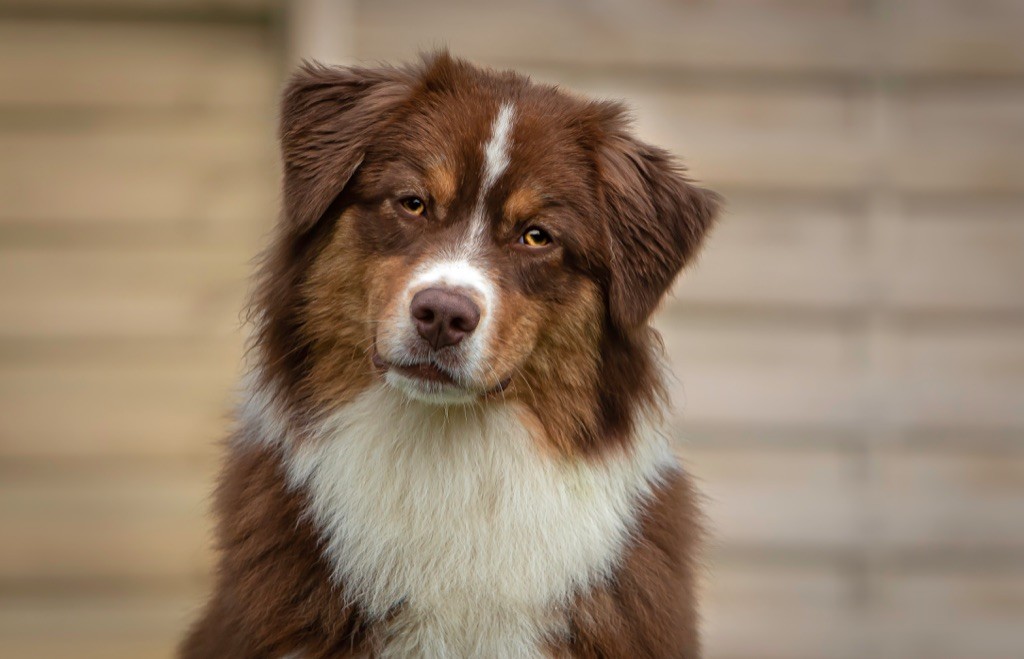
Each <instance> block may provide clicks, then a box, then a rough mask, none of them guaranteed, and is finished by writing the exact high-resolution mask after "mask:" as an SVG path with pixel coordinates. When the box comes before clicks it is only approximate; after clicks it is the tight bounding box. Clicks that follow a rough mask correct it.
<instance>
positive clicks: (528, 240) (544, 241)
mask: <svg viewBox="0 0 1024 659" xmlns="http://www.w3.org/2000/svg"><path fill="white" fill-rule="evenodd" d="M519 242H520V243H522V244H524V245H526V246H527V247H547V246H548V245H550V244H551V234H549V233H548V232H547V231H545V230H544V229H538V228H537V227H530V228H529V229H527V230H526V231H524V232H523V235H522V236H520V237H519Z"/></svg>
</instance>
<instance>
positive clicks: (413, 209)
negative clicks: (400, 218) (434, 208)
mask: <svg viewBox="0 0 1024 659" xmlns="http://www.w3.org/2000/svg"><path fill="white" fill-rule="evenodd" d="M398 205H399V206H401V207H402V210H404V211H405V212H406V213H409V214H410V215H415V216H417V217H420V216H422V215H423V214H424V213H426V212H427V204H426V202H425V201H423V200H422V199H420V198H419V197H405V198H403V199H399V200H398Z"/></svg>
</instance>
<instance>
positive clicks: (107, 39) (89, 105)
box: [0, 19, 279, 113]
mask: <svg viewBox="0 0 1024 659" xmlns="http://www.w3.org/2000/svg"><path fill="white" fill-rule="evenodd" d="M270 39H271V35H270V33H269V31H266V32H264V31H261V30H257V29H253V28H252V26H248V25H241V26H233V25H230V24H226V25H204V24H201V23H200V24H187V23H185V24H180V25H175V24H173V23H170V24H160V23H147V22H120V21H109V22H104V21H96V22H93V21H90V22H74V21H60V20H17V19H8V20H5V21H3V22H2V23H0V64H2V65H0V107H6V108H25V109H31V108H47V109H51V110H54V109H80V110H82V109H84V110H107V109H117V110H126V109H129V108H131V109H146V110H206V109H214V108H220V109H235V110H248V111H252V110H253V109H255V110H256V111H257V112H261V113H265V112H266V109H265V105H266V104H267V102H268V101H272V99H273V98H274V94H275V92H276V90H277V87H278V85H279V74H278V66H277V63H276V56H275V53H274V49H273V47H272V42H271V41H270Z"/></svg>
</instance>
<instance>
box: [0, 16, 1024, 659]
mask: <svg viewBox="0 0 1024 659" xmlns="http://www.w3.org/2000/svg"><path fill="white" fill-rule="evenodd" d="M444 44H447V45H448V46H450V47H451V49H452V50H453V52H455V53H456V54H459V55H463V56H466V57H470V58H473V59H475V60H477V61H479V62H483V63H488V64H492V65H496V66H502V67H516V68H519V69H521V70H523V71H526V72H529V73H531V74H533V75H535V76H536V77H537V78H539V79H542V80H546V81H554V82H558V83H562V84H565V85H566V86H569V87H572V88H574V89H578V90H581V91H584V92H589V93H592V94H597V95H601V96H608V97H620V98H624V99H627V100H628V101H629V102H630V103H631V104H632V105H633V106H634V107H635V109H636V118H637V125H638V128H639V131H640V133H641V134H642V135H643V136H644V137H646V138H647V139H649V140H651V141H653V142H656V143H658V144H662V145H665V146H668V147H670V148H671V149H672V150H673V151H675V152H676V153H677V154H679V155H680V156H682V157H683V158H684V159H685V160H686V161H687V162H689V163H690V164H691V166H692V170H693V172H694V174H695V175H696V176H697V177H698V178H700V179H701V180H703V181H704V182H705V183H706V184H707V185H709V186H710V187H713V188H715V189H717V190H719V191H720V192H723V193H724V194H725V195H726V196H727V197H728V199H729V210H728V212H727V214H726V215H725V216H724V217H723V219H722V222H721V224H720V226H719V228H718V230H717V231H716V232H715V234H714V236H713V237H712V239H711V242H710V244H709V246H708V249H707V250H706V252H705V254H704V256H703V258H702V259H701V261H700V263H699V264H697V266H696V267H694V268H693V269H692V270H691V271H690V272H689V274H688V275H687V276H685V277H684V278H683V280H682V281H681V283H680V285H679V286H678V287H677V291H676V294H675V297H674V299H673V300H671V301H670V302H669V303H668V304H667V305H666V306H665V308H664V310H663V313H662V315H661V317H660V320H659V325H660V327H661V329H662V330H663V332H664V334H665V337H666V342H667V345H668V348H669V351H670V353H671V356H672V359H673V362H674V365H675V370H676V373H677V375H678V377H679V386H678V387H677V389H676V391H675V402H676V405H677V408H678V411H679V415H678V419H677V422H676V424H677V425H676V428H677V430H678V436H679V437H680V447H681V449H680V450H681V451H682V453H683V454H684V456H685V457H686V460H687V461H688V465H689V468H690V470H691V471H692V473H693V474H695V475H696V476H697V477H698V478H699V480H700V481H701V483H702V487H703V489H704V491H705V492H706V494H707V497H708V502H707V512H708V515H709V518H710V520H711V528H712V533H713V541H712V544H711V547H710V548H709V551H708V555H707V564H708V569H707V572H706V579H705V595H704V611H705V614H706V620H707V622H706V637H707V648H708V656H709V657H713V658H737V659H738V658H767V657H774V658H779V659H799V658H807V659H812V658H832V657H836V658H840V657H842V658H889V657H892V658H908V659H909V658H919V659H944V658H948V659H1017V658H1020V657H1024V2H1021V1H1020V0H903V1H900V0H816V1H812V0H630V1H629V2H626V1H621V2H616V1H613V0H590V1H583V0H578V1H570V0H548V1H544V0H523V1H520V2H515V3H511V2H501V1H499V0H487V1H481V0H475V1H471V0H440V1H438V2H429V3H428V2H415V1H414V0H350V1H339V2H330V1H328V0H304V1H301V2H295V3H281V2H276V1H274V0H177V1H175V0H145V1H143V0H139V1H132V0H0V656H3V657H12V658H14V657H18V658H20V657H40V658H44V659H45V658H49V657H87V658H92V657H96V658H100V657H103V658H108V657H113V658H125V659H128V658H133V659H140V658H142V659H144V658H149V657H168V656H170V655H171V653H172V648H173V645H174V643H175V642H176V640H177V639H178V638H179V636H180V634H181V633H182V630H183V628H184V626H185V625H186V624H187V621H188V620H190V619H191V617H192V616H193V615H194V613H195V611H196V609H197V607H198V605H199V603H200V602H201V600H202V597H203V595H204V593H205V591H206V588H207V585H208V580H209V575H210V569H211V561H212V554H211V551H210V520H209V517H208V505H209V493H210V490H211V487H212V484H213V476H214V471H215V468H216V464H217V460H218V456H219V453H220V449H219V446H218V441H219V440H220V439H221V438H222V437H223V436H224V433H225V429H226V428H227V425H228V418H227V410H228V409H229V406H230V402H231V398H232V389H233V386H234V383H235V380H236V377H237V374H238V370H239V361H240V356H241V350H242V343H243V335H242V329H241V328H240V323H239V318H240V316H239V310H240V309H241V307H242V304H243V300H244V295H245V290H246V285H247V284H246V277H247V275H248V273H249V269H250V267H249V261H250V259H251V258H252V256H253V255H254V254H255V253H256V251H257V250H258V248H259V247H260V245H261V244H262V243H263V239H264V237H265V235H266V233H267V231H268V229H269V227H270V226H271V223H272V222H273V220H274V218H275V215H276V213H277V205H278V181H277V176H278V173H277V172H278V170H277V162H276V157H277V156H276V151H275V148H276V145H275V141H274V137H275V135H274V132H275V124H274V114H275V111H276V104H277V95H278V92H279V90H280V88H281V84H282V80H283V78H284V76H285V75H286V73H287V71H288V70H289V67H291V66H292V65H293V64H294V63H295V62H296V61H297V59H298V58H300V57H304V56H311V57H318V58H321V59H323V60H325V61H330V62H343V63H351V62H368V63H373V62H377V61H381V60H386V61H401V60H407V59H409V58H412V57H413V56H414V55H415V53H416V52H417V51H418V50H422V49H429V48H432V47H436V46H440V45H444Z"/></svg>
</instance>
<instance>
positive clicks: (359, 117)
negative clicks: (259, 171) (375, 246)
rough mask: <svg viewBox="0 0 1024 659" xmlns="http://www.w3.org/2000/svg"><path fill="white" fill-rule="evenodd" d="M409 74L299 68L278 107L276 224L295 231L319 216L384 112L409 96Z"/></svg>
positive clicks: (350, 171) (353, 167)
mask: <svg viewBox="0 0 1024 659" xmlns="http://www.w3.org/2000/svg"><path fill="white" fill-rule="evenodd" d="M412 84H413V77H412V75H410V72H409V71H407V70H403V69H395V68H385V67H382V68H375V69H371V68H362V67H329V66H324V65H322V64H316V63H311V62H307V63H305V64H303V66H302V67H301V68H300V69H299V70H298V71H297V72H296V73H295V74H294V75H293V76H292V78H291V80H290V81H289V82H288V86H287V87H286V88H285V91H284V98H283V99H282V102H281V124H280V138H281V159H282V161H283V163H284V221H285V222H286V223H287V228H288V229H289V230H291V231H294V232H296V233H302V232H304V231H306V230H307V229H309V228H310V227H312V226H313V225H314V224H315V223H316V222H317V220H319V219H320V217H321V216H322V215H323V214H324V212H326V211H327V208H328V207H329V206H330V204H331V202H333V201H334V199H335V198H337V196H338V195H339V194H341V192H342V190H344V188H345V185H346V184H347V183H348V181H349V179H350V178H351V177H352V175H353V174H354V173H355V171H356V169H357V168H358V167H359V164H360V163H361V162H362V160H363V154H364V152H365V151H366V148H367V146H368V145H369V144H370V141H371V140H372V139H373V137H374V135H375V134H376V133H377V130H378V129H379V128H380V126H381V125H382V124H383V123H384V122H385V121H386V120H387V118H388V116H389V113H390V112H391V111H392V110H393V109H394V108H396V107H397V106H398V105H399V104H400V103H401V102H402V101H403V100H405V99H406V98H408V96H409V95H410V93H411V86H412Z"/></svg>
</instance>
